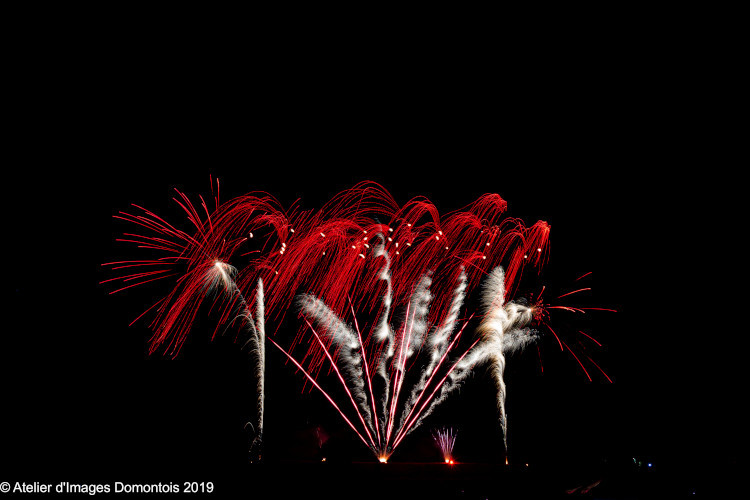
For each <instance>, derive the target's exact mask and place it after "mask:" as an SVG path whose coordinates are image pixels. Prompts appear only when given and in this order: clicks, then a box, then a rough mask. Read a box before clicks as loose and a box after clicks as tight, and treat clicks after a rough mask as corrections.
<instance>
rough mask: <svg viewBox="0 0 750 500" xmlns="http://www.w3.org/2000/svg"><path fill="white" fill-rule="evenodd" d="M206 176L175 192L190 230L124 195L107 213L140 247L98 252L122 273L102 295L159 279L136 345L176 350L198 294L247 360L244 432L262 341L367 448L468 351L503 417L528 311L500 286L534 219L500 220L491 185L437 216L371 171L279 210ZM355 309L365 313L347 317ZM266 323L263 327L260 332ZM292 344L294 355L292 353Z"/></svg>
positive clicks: (529, 263) (434, 398)
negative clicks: (486, 374)
mask: <svg viewBox="0 0 750 500" xmlns="http://www.w3.org/2000/svg"><path fill="white" fill-rule="evenodd" d="M211 186H212V197H211V198H210V200H212V202H213V203H207V202H206V201H205V199H204V198H203V197H199V203H193V202H191V200H190V199H189V198H188V197H187V196H186V195H185V194H183V193H181V192H179V191H175V192H176V195H175V197H174V201H175V202H176V203H177V204H178V205H179V206H180V207H181V209H182V210H183V211H184V213H185V215H186V218H187V220H188V222H189V227H190V229H189V230H183V229H178V228H177V227H175V226H173V225H172V224H170V223H168V222H167V221H166V220H164V219H163V218H161V217H160V216H158V215H156V214H155V213H154V212H152V211H149V210H147V209H145V208H142V207H140V206H136V205H134V206H133V208H132V209H131V210H129V211H127V212H125V211H123V212H120V213H118V214H117V215H115V217H116V218H118V219H121V220H124V221H126V222H128V223H130V224H132V225H134V226H135V227H136V228H137V231H133V232H126V233H124V234H123V237H122V238H119V239H118V241H122V242H125V243H130V244H135V245H136V246H137V247H139V248H140V249H143V250H144V251H146V252H147V253H148V257H147V258H144V259H140V260H128V261H117V262H109V263H106V264H104V265H105V266H106V267H108V268H110V270H111V271H112V272H113V273H115V274H117V275H116V276H115V277H113V278H110V279H107V280H104V281H103V283H104V282H107V283H109V282H112V283H118V282H119V283H120V285H119V286H118V287H117V288H115V289H114V290H112V291H111V292H110V293H117V292H123V291H125V290H128V289H130V288H132V287H135V286H140V285H146V284H149V285H156V284H158V283H164V284H168V286H167V289H166V292H165V294H164V296H163V297H162V298H161V299H159V300H158V301H157V302H156V303H155V304H153V305H152V306H151V307H149V308H148V309H147V310H146V311H145V312H144V314H142V315H141V316H139V317H138V318H136V320H137V319H139V318H141V317H143V316H145V315H146V314H150V315H151V318H152V319H151V322H150V327H151V328H152V330H153V332H154V333H153V336H152V338H151V342H150V344H151V346H150V352H156V351H161V352H164V353H166V354H168V355H171V356H177V355H178V353H179V351H180V348H181V347H182V345H183V344H184V341H185V339H186V336H187V335H188V333H189V331H190V329H191V326H192V325H193V324H194V323H195V320H196V317H197V315H198V314H199V311H200V310H201V308H202V307H203V304H204V303H206V302H207V303H208V306H210V310H211V311H212V313H213V314H215V315H217V316H218V319H217V321H216V329H215V330H214V333H213V336H215V335H216V334H217V333H218V332H219V331H227V330H228V329H229V327H230V326H232V325H237V324H239V325H240V328H233V329H232V331H235V332H236V335H237V338H238V341H240V342H241V343H242V345H244V346H247V347H248V348H249V351H250V352H251V353H252V356H253V359H254V362H255V364H256V366H257V367H258V370H259V371H258V380H259V382H258V384H259V385H258V394H259V395H258V398H259V399H258V401H259V403H258V412H259V414H260V417H259V419H258V420H257V422H256V426H257V427H256V428H255V432H256V440H257V439H259V437H260V436H261V435H262V422H263V419H262V413H263V412H262V406H263V404H262V402H263V394H262V393H263V366H264V364H265V350H264V347H263V346H264V339H267V340H268V341H269V342H270V343H271V344H272V345H274V346H275V347H277V348H278V349H279V350H281V351H282V352H283V353H284V355H285V356H287V357H288V359H289V360H291V362H293V363H294V364H295V366H297V368H299V369H300V370H302V372H303V373H304V375H305V380H306V382H307V383H309V384H310V385H311V387H315V388H317V389H318V390H320V391H321V392H322V393H323V394H324V396H325V397H326V398H327V400H328V401H329V402H330V403H331V404H332V405H333V407H334V408H336V409H337V410H338V411H339V413H340V414H341V416H342V417H343V418H344V420H345V421H346V422H347V423H348V425H349V426H350V427H351V428H352V429H353V430H355V432H356V433H357V435H358V436H359V438H360V439H361V440H362V441H363V442H364V443H365V444H366V445H367V446H368V447H369V448H371V449H372V450H373V451H374V452H375V454H376V455H377V456H378V457H379V458H380V459H387V457H388V456H389V455H390V454H391V453H392V452H393V450H394V449H395V448H396V446H398V444H399V443H400V442H401V440H402V439H403V438H404V437H405V436H406V435H408V434H409V433H410V432H411V431H412V430H413V429H415V428H416V427H417V426H419V424H420V423H421V421H422V420H423V419H424V418H425V417H426V416H427V415H428V414H429V413H430V412H431V411H432V409H433V408H434V407H435V406H436V405H437V404H439V402H441V401H442V400H443V399H444V398H445V397H446V396H447V395H448V394H449V393H450V392H451V391H452V390H454V389H455V388H456V387H457V386H458V385H459V384H460V382H461V381H462V380H463V379H464V378H465V377H466V375H467V374H468V373H469V371H470V369H471V367H472V366H473V365H474V364H476V363H478V362H485V361H489V362H490V363H492V364H493V366H495V370H494V371H495V372H496V375H495V378H496V381H497V383H498V387H499V396H498V400H499V403H498V408H499V409H500V413H501V416H500V418H501V422H502V423H503V425H504V426H505V423H504V422H505V414H504V390H505V389H504V383H503V382H502V370H503V368H504V364H505V360H504V353H506V352H508V350H512V349H515V348H518V347H520V346H523V345H525V344H526V343H528V342H530V341H531V340H533V335H531V334H530V333H529V332H528V331H527V330H524V326H525V323H526V322H527V320H528V318H529V317H530V315H529V314H528V311H526V310H525V309H526V308H524V306H522V305H520V304H515V303H513V302H510V301H508V300H507V299H508V298H509V297H510V296H512V294H513V291H514V290H515V289H516V287H517V285H518V282H519V280H520V277H521V275H522V272H523V271H524V270H525V269H526V268H532V269H535V270H539V269H540V268H541V266H542V265H543V264H544V263H545V262H546V259H547V254H548V248H549V244H548V238H549V226H548V225H547V224H546V223H545V222H543V221H539V222H537V223H535V224H534V225H532V226H531V227H526V226H525V225H524V223H523V222H522V221H521V220H519V219H515V218H504V217H503V214H504V212H505V209H506V206H507V204H506V203H505V201H504V200H503V199H502V198H501V197H500V196H498V195H496V194H487V195H483V196H481V197H480V198H478V199H477V200H476V201H475V202H473V203H471V204H470V205H468V206H467V207H465V208H463V209H461V210H458V211H455V212H451V213H449V214H446V215H445V216H441V215H440V214H439V213H438V211H437V209H436V208H435V206H434V205H433V204H432V203H431V202H430V201H429V200H427V199H426V198H421V197H418V198H414V199H412V200H410V201H409V202H408V203H406V204H405V205H403V206H399V205H398V204H397V203H396V201H395V200H394V199H393V198H392V196H391V195H390V194H389V193H388V192H387V191H386V190H385V189H383V188H382V187H381V186H379V185H378V184H375V183H371V182H364V183H360V184H358V185H356V186H354V187H353V188H351V189H349V190H346V191H343V192H342V193H339V194H338V195H336V196H335V197H333V198H332V199H331V200H330V201H329V202H328V203H326V204H325V205H324V206H323V207H322V208H321V209H319V210H302V209H301V208H300V207H299V205H298V204H297V203H295V204H293V205H292V206H291V207H290V208H287V209H285V208H283V207H282V206H281V204H280V203H279V202H278V201H277V200H276V199H274V198H273V197H272V196H270V195H268V194H267V193H250V194H248V195H245V196H240V197H237V198H234V199H231V200H229V201H227V202H221V200H220V197H219V182H218V180H217V181H216V182H215V183H214V182H213V180H212V182H211ZM209 205H213V208H209ZM500 266H502V268H503V269H504V272H503V271H502V270H499V269H500ZM493 270H494V271H493ZM485 278H486V279H487V282H488V283H489V284H488V285H486V287H485V294H489V295H492V297H491V298H490V299H488V300H485V301H484V303H483V311H482V314H481V317H478V318H477V319H478V320H480V326H479V329H478V331H479V335H476V336H475V338H470V339H466V341H465V342H462V343H460V341H459V339H460V338H461V336H462V332H463V331H464V330H465V329H466V327H467V324H468V323H469V321H470V320H471V319H472V318H473V317H474V315H470V316H468V317H464V318H462V317H460V311H461V309H462V306H463V303H464V299H465V297H466V296H467V295H468V294H469V293H471V291H472V290H474V289H475V288H477V286H478V284H479V283H480V282H481V281H482V280H483V279H485ZM253 289H255V291H256V292H255V293H254V294H253V293H251V292H252V290H253ZM212 290H220V293H210V292H211V291H212ZM246 297H248V298H250V300H246ZM295 304H296V307H295ZM253 311H254V315H253ZM290 311H294V312H297V313H299V315H300V317H301V321H299V322H298V326H297V329H296V334H294V335H292V336H291V339H286V341H284V340H282V339H281V338H278V335H277V333H278V331H279V328H280V327H281V325H282V324H283V323H284V320H285V318H287V313H288V312H290ZM358 315H359V316H360V318H361V319H364V320H365V321H364V322H362V324H369V327H365V328H360V321H358V318H357V316H358ZM292 316H294V314H292ZM344 318H350V320H349V321H348V322H347V321H346V320H345V319H344ZM267 322H271V323H273V324H274V325H275V328H274V330H272V331H271V332H270V334H269V335H268V336H267V335H266V327H265V325H266V323H267ZM282 343H285V344H287V345H288V346H287V347H286V348H283V347H282ZM300 349H301V350H302V356H295V355H294V354H293V353H294V352H295V350H300ZM298 359H301V360H302V361H301V362H300V361H298ZM324 366H328V374H330V375H331V376H333V377H334V378H335V379H337V380H338V381H339V382H340V383H341V385H342V387H343V388H344V392H345V393H346V399H347V400H348V401H349V403H345V405H346V406H351V408H352V409H351V410H347V411H349V412H351V411H353V412H354V415H352V414H351V413H349V416H347V413H346V412H345V411H344V410H343V409H342V408H341V405H339V404H338V403H336V401H335V399H334V398H333V397H331V395H330V394H329V393H328V392H326V391H325V390H324V388H323V387H322V385H321V383H320V382H322V380H321V381H318V379H319V377H320V375H321V370H323V367H324ZM254 427H255V426H254ZM503 429H504V430H505V427H503Z"/></svg>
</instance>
